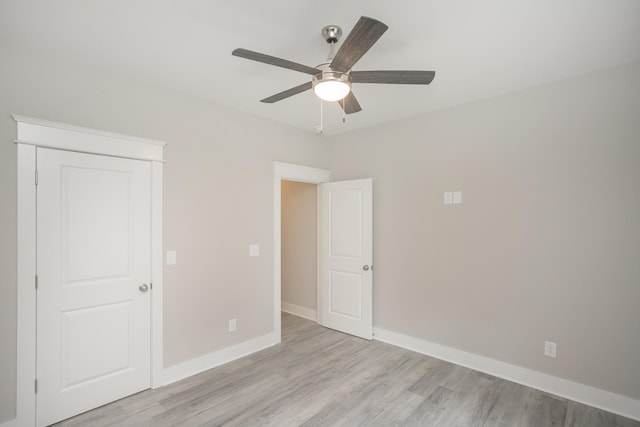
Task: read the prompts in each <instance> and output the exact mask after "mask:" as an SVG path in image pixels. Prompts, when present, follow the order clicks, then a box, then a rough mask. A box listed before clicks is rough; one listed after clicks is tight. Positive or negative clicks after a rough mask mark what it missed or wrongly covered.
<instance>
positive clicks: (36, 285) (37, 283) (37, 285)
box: [36, 274, 38, 291]
mask: <svg viewBox="0 0 640 427" xmlns="http://www.w3.org/2000/svg"><path fill="white" fill-rule="evenodd" d="M37 290H38V275H37V274H36V291H37Z"/></svg>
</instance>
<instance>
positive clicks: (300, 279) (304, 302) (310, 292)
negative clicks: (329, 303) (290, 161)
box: [281, 181, 318, 311]
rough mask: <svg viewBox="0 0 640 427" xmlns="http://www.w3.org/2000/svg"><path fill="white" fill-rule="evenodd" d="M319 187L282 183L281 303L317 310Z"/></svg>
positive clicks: (298, 183) (297, 183) (288, 182)
mask: <svg viewBox="0 0 640 427" xmlns="http://www.w3.org/2000/svg"><path fill="white" fill-rule="evenodd" d="M317 201H318V200H317V186H316V185H315V184H307V183H304V182H293V181H282V211H281V217H282V243H281V245H282V251H281V252H282V301H283V302H288V303H289V304H295V305H298V306H300V307H304V308H308V309H310V310H313V311H316V308H317V278H318V276H317V262H318V258H317V240H318V235H317V221H316V215H317Z"/></svg>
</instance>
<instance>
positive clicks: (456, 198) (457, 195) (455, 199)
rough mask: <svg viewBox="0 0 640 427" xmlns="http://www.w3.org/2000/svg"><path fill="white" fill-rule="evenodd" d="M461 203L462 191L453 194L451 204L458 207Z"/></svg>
mask: <svg viewBox="0 0 640 427" xmlns="http://www.w3.org/2000/svg"><path fill="white" fill-rule="evenodd" d="M461 203H462V191H454V192H453V204H454V205H459V204H461Z"/></svg>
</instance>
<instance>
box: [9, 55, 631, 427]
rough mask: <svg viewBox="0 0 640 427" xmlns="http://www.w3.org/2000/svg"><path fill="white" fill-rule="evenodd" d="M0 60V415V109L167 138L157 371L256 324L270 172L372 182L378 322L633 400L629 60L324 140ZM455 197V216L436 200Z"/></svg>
mask: <svg viewBox="0 0 640 427" xmlns="http://www.w3.org/2000/svg"><path fill="white" fill-rule="evenodd" d="M0 58H2V61H0V94H2V95H1V96H0V140H1V143H0V176H1V177H2V180H1V181H0V197H1V198H2V201H3V202H2V209H1V210H0V233H1V234H0V237H1V238H0V325H1V329H0V342H1V343H2V346H1V348H2V350H1V351H0V421H3V420H7V419H10V418H12V417H13V416H14V413H15V408H14V406H15V366H16V363H15V341H16V321H15V315H16V313H15V310H16V303H15V299H16V236H15V234H16V150H15V146H14V145H13V144H12V143H11V141H13V140H14V139H15V123H14V122H13V120H12V119H11V118H10V117H9V114H10V113H17V114H23V115H28V116H33V117H39V118H43V119H49V120H55V121H61V122H66V123H70V124H76V125H81V126H87V127H93V128H98V129H105V130H108V131H115V132H120V133H126V134H131V135H137V136H142V137H148V138H155V139H161V140H165V141H168V142H169V145H168V146H167V148H166V159H167V164H166V168H165V189H164V190H165V192H164V196H165V204H164V220H165V226H164V236H165V249H175V250H177V252H178V264H177V265H175V266H170V267H165V319H164V320H165V322H164V323H165V331H164V335H165V365H166V366H172V365H174V364H176V363H179V362H182V361H186V360H189V359H191V358H194V357H197V356H200V355H203V354H206V353H209V352H211V351H215V350H218V349H221V348H224V347H226V346H229V345H232V344H235V343H239V342H241V341H244V340H247V339H250V338H253V337H256V336H259V335H262V334H265V333H268V332H269V331H270V330H271V325H272V318H271V317H272V311H273V307H272V303H271V301H272V299H273V298H272V296H273V295H272V289H273V283H272V275H273V269H272V256H273V253H272V245H273V235H272V226H273V216H272V215H273V205H272V203H273V193H272V190H273V189H272V182H273V180H272V164H271V162H272V161H273V160H278V161H284V162H290V163H297V164H303V165H309V166H314V167H320V168H326V169H332V170H333V171H334V176H335V178H336V179H348V178H361V177H372V178H374V212H375V214H374V216H375V219H374V232H375V239H374V242H375V252H374V256H375V260H374V263H375V266H376V275H375V283H374V289H375V291H374V324H375V326H377V327H381V328H385V329H389V330H392V331H396V332H400V333H403V334H407V335H412V336H415V337H418V338H422V339H426V340H430V341H434V342H437V343H440V344H444V345H448V346H452V347H455V348H459V349H462V350H466V351H470V352H474V353H477V354H480V355H484V356H488V357H493V358H495V359H498V360H503V361H506V362H509V363H513V364H516V365H520V366H524V367H528V368H531V369H535V370H539V371H542V372H546V373H549V374H552V375H557V376H560V377H564V378H568V379H571V380H574V381H578V382H581V383H585V384H589V385H593V386H595V387H599V388H602V389H605V390H610V391H613V392H616V393H620V394H623V395H627V396H630V397H632V398H635V399H640V377H639V376H640V371H639V370H638V369H637V361H638V360H640V334H638V327H639V326H640V310H638V301H640V286H638V278H640V263H639V262H638V258H639V254H640V227H639V226H638V218H640V191H639V190H640V189H639V188H638V187H639V186H640V143H639V142H638V141H640V120H638V117H640V64H634V65H630V66H628V67H623V68H620V69H616V70H610V71H603V72H601V73H597V74H594V75H591V76H586V77H583V78H577V79H572V80H569V81H566V82H561V83H556V84H551V85H546V86H542V87H539V88H535V89H531V90H528V91H525V92H520V93H517V94H512V95H507V96H503V97H500V98H496V99H492V100H488V101H483V102H478V103H475V104H471V105H467V106H462V107H458V108H452V109H449V110H446V111H440V112H435V113H432V114H428V115H424V116H421V117H418V118H415V119H411V120H404V121H401V122H396V123H393V124H388V125H384V126H379V127H376V128H371V129H368V130H362V131H359V132H356V133H353V134H347V135H343V136H339V137H334V138H332V139H324V140H321V139H319V138H317V137H316V136H314V135H308V134H306V133H302V132H299V131H296V130H291V129H289V128H286V127H284V126H281V125H279V124H275V123H272V122H268V121H265V120H262V119H259V118H256V117H253V116H249V115H246V114H243V113H237V112H233V111H230V110H227V109H223V108H220V107H217V106H215V105H211V104H208V103H205V102H201V101H199V100H196V99H191V98H185V97H182V96H179V95H176V94H172V93H170V92H168V91H165V90H162V89H157V88H152V87H148V86H147V85H146V84H145V83H143V82H134V81H129V80H124V79H121V78H118V77H116V76H111V75H107V74H102V73H100V72H98V71H95V70H91V69H87V68H83V67H79V66H76V65H74V64H73V63H72V62H68V61H62V60H58V59H56V58H51V57H48V56H47V54H43V53H35V52H30V51H27V50H23V49H19V48H16V47H12V46H8V45H3V44H0ZM327 146H328V148H327ZM363 153H366V154H367V155H366V156H363V155H362V154H363ZM454 190H462V191H463V204H462V205H456V206H444V205H443V204H442V192H443V191H454ZM250 243H259V244H260V245H261V256H260V257H259V258H249V257H248V245H249V244H250ZM232 317H233V318H236V319H238V331H237V332H235V333H233V334H229V333H228V332H226V327H227V320H228V319H229V318H232ZM544 340H551V341H555V342H557V343H558V358H557V359H549V358H545V357H543V356H542V343H543V341H544Z"/></svg>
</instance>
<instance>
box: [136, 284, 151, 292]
mask: <svg viewBox="0 0 640 427" xmlns="http://www.w3.org/2000/svg"><path fill="white" fill-rule="evenodd" d="M138 289H140V292H147V291H148V290H149V286H148V285H147V284H146V283H143V284H142V285H140V286H138Z"/></svg>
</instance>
